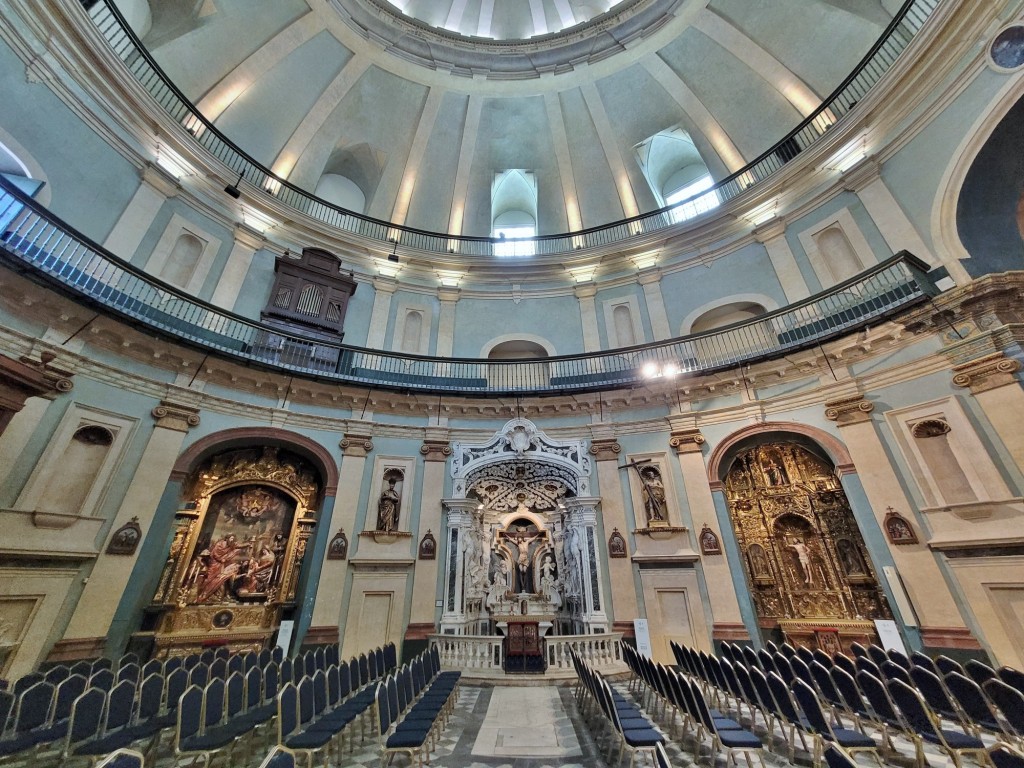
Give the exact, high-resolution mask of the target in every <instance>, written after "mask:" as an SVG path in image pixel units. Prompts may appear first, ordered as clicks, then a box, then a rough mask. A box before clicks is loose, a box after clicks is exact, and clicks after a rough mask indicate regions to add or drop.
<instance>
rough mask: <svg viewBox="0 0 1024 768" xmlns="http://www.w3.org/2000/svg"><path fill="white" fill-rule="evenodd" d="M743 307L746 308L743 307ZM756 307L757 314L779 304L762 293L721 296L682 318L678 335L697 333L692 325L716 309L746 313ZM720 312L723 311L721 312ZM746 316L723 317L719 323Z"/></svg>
mask: <svg viewBox="0 0 1024 768" xmlns="http://www.w3.org/2000/svg"><path fill="white" fill-rule="evenodd" d="M744 307H746V308H747V309H744ZM758 307H759V308H760V312H759V313H758V314H764V313H765V312H771V311H772V310H775V309H778V307H779V304H778V302H777V301H775V300H774V299H773V298H772V297H771V296H766V295H764V294H763V293H736V294H733V295H731V296H722V297H721V298H718V299H714V300H712V301H709V302H706V303H704V304H701V305H700V306H699V307H697V308H696V309H694V310H693V311H692V312H690V313H689V314H688V315H687V316H686V317H685V318H683V322H682V324H681V325H680V326H679V335H680V336H687V335H689V334H691V333H699V331H696V330H694V325H697V324H698V322H699V321H700V320H701V319H702V318H704V319H706V316H708V315H709V314H711V313H714V312H716V311H721V310H726V309H728V308H735V311H737V312H743V313H745V314H746V313H747V312H748V311H749V312H753V311H756V308H758ZM722 314H725V313H724V312H722ZM755 316H756V315H754V314H749V315H748V317H755ZM748 317H740V316H739V315H737V316H736V317H735V319H732V320H728V319H725V318H723V322H722V323H721V325H729V324H730V323H734V322H739V321H741V320H744V319H748ZM715 327H721V326H715ZM705 330H707V329H705Z"/></svg>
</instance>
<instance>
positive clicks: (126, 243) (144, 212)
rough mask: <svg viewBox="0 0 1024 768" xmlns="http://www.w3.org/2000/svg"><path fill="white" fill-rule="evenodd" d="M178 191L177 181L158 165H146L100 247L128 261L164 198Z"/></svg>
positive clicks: (164, 200)
mask: <svg viewBox="0 0 1024 768" xmlns="http://www.w3.org/2000/svg"><path fill="white" fill-rule="evenodd" d="M180 190H181V187H180V186H179V184H178V181H177V179H174V178H172V177H171V176H170V175H169V174H168V173H167V172H166V171H164V170H163V169H162V168H160V167H159V166H156V165H151V164H149V163H147V164H146V166H145V167H144V168H143V169H142V182H141V183H140V184H139V188H138V189H136V190H135V194H134V195H133V196H132V199H131V200H130V201H129V202H128V207H127V208H125V209H124V212H123V213H122V214H121V217H120V218H119V219H118V220H117V223H116V224H115V225H114V228H113V229H112V230H110V234H109V235H107V239H106V240H104V241H103V247H104V248H106V249H107V250H108V251H110V252H111V253H113V254H114V255H115V256H120V257H121V258H122V259H125V260H131V258H132V257H133V256H134V255H135V252H136V251H137V250H138V248H139V245H140V244H141V243H142V238H144V237H145V236H146V233H147V232H148V231H149V228H150V227H151V226H153V221H154V220H155V219H156V215H157V214H158V213H159V212H160V209H161V208H163V205H164V203H166V202H167V198H169V197H174V196H175V195H177V194H178V192H179V191H180Z"/></svg>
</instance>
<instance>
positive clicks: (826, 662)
mask: <svg viewBox="0 0 1024 768" xmlns="http://www.w3.org/2000/svg"><path fill="white" fill-rule="evenodd" d="M811 655H813V656H814V660H815V661H816V662H818V663H819V664H821V666H823V667H824V668H825V669H831V668H832V664H833V663H834V662H833V661H832V657H831V656H829V655H828V654H827V653H825V652H824V651H823V650H821V648H815V649H814V651H813V652H812V654H811ZM807 666H810V663H808V665H807Z"/></svg>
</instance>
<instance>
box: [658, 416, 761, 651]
mask: <svg viewBox="0 0 1024 768" xmlns="http://www.w3.org/2000/svg"><path fill="white" fill-rule="evenodd" d="M692 420H693V417H676V418H670V419H669V423H670V425H671V426H672V432H671V434H670V436H669V445H670V446H671V447H672V448H673V450H675V452H676V459H677V460H678V461H679V470H680V472H681V473H682V475H683V488H684V490H685V492H686V501H687V503H688V504H689V507H690V517H691V518H692V520H693V524H694V527H695V529H697V531H702V530H703V529H704V527H705V526H707V527H708V528H709V529H711V531H713V532H714V534H715V536H717V537H718V540H719V541H722V540H723V532H722V530H721V526H719V524H718V515H717V513H716V512H715V500H714V498H712V496H711V487H710V486H709V485H708V482H707V476H708V472H707V467H706V465H705V464H704V453H703V450H704V446H705V444H706V441H705V439H704V435H703V434H701V431H700V430H699V429H697V428H696V427H694V426H692V425H691V422H692ZM730 535H731V531H730ZM700 561H701V567H702V568H703V569H704V580H705V582H706V584H707V590H708V598H709V599H710V601H711V615H712V621H713V625H712V629H711V639H712V640H728V641H730V642H732V641H735V640H737V639H749V636H748V635H747V631H746V629H745V627H744V625H743V618H742V616H741V615H740V606H739V602H738V601H737V599H736V590H735V589H734V587H733V581H732V576H731V574H730V570H729V563H728V561H727V560H726V558H725V555H724V554H722V553H719V554H717V555H705V554H702V555H701V556H700Z"/></svg>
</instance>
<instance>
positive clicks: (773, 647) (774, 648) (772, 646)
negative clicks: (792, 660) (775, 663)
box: [764, 640, 779, 656]
mask: <svg viewBox="0 0 1024 768" xmlns="http://www.w3.org/2000/svg"><path fill="white" fill-rule="evenodd" d="M764 647H765V648H766V649H767V650H768V653H770V654H772V655H773V656H774V655H775V654H776V653H778V652H779V646H778V644H777V643H775V642H773V641H771V640H769V641H768V642H767V643H765V644H764Z"/></svg>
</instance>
